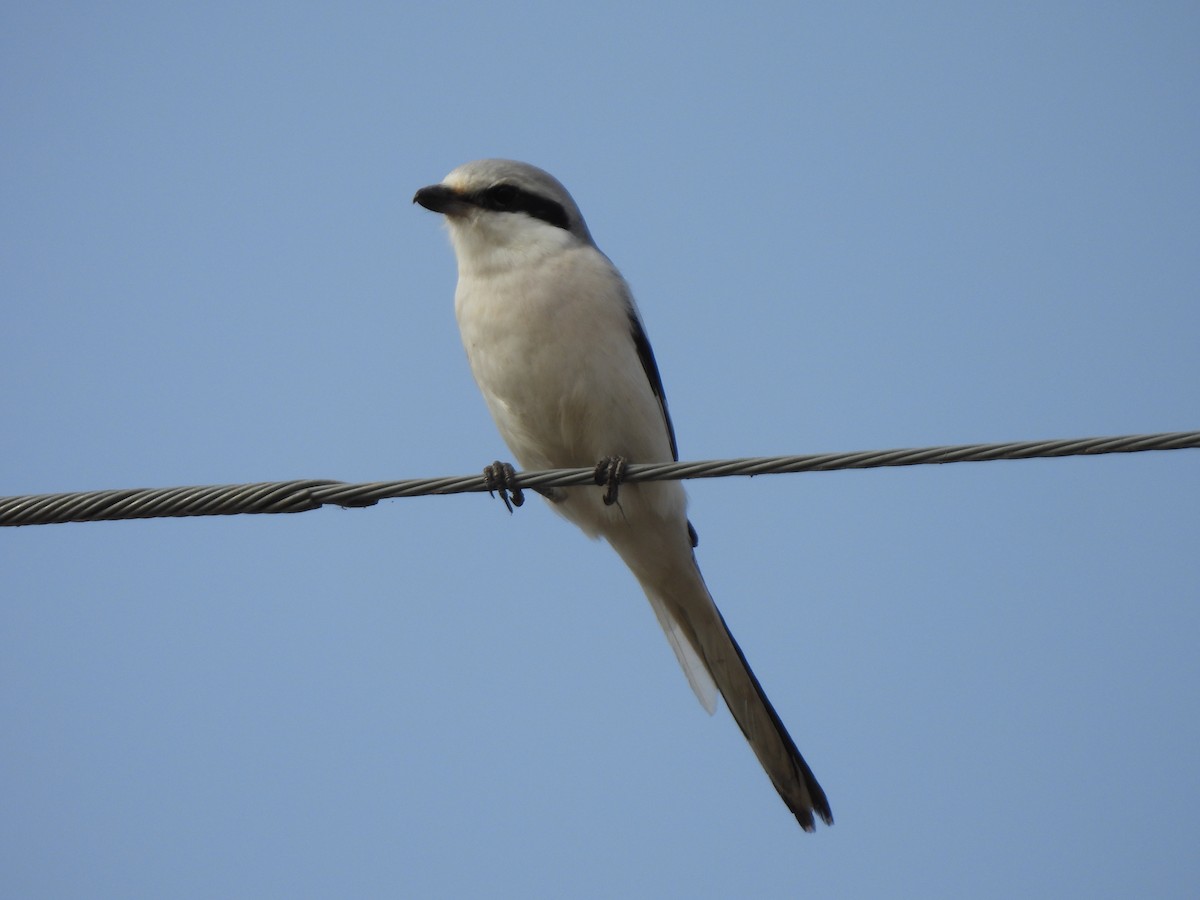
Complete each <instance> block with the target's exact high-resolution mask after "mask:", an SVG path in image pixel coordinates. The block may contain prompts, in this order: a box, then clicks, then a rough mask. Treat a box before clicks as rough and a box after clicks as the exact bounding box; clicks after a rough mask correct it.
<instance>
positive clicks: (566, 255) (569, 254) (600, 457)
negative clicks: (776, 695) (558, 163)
mask: <svg viewBox="0 0 1200 900" xmlns="http://www.w3.org/2000/svg"><path fill="white" fill-rule="evenodd" d="M413 200H414V202H416V203H419V204H420V205H421V206H423V207H425V208H426V209H429V210H432V211H434V212H438V213H441V214H443V215H444V216H445V221H446V223H447V225H448V226H449V231H450V239H451V242H452V243H453V245H454V252H455V256H456V257H457V259H458V289H457V290H456V292H455V295H454V309H455V314H456V316H457V318H458V326H459V330H460V331H461V332H462V340H463V344H464V346H465V347H466V350H467V357H468V359H469V360H470V363H471V371H472V372H473V373H474V376H475V381H476V382H477V383H478V385H479V389H480V390H481V391H482V392H483V396H484V399H485V400H486V401H487V405H488V409H489V410H490V411H491V414H492V418H494V419H495V420H496V427H497V428H498V429H499V430H500V434H501V436H502V437H503V438H504V440H505V442H507V444H508V446H509V448H510V449H511V450H512V452H513V454H514V455H515V456H516V458H517V461H518V462H519V464H520V465H521V466H522V468H525V469H550V468H560V467H583V466H593V465H597V463H598V462H599V463H600V464H601V468H598V471H601V470H602V467H603V466H604V465H606V464H608V463H609V461H613V460H628V461H630V462H635V463H654V462H669V461H672V460H677V459H678V458H679V454H678V451H677V449H676V445H675V432H674V429H673V428H672V426H671V419H670V417H669V416H668V414H667V401H666V398H665V396H664V395H663V385H662V379H661V378H660V376H659V372H658V366H657V364H656V363H655V361H654V354H653V353H652V352H651V350H650V342H649V341H648V340H647V339H646V331H645V328H644V327H643V326H642V320H641V316H640V315H639V314H638V309H637V306H636V305H635V303H634V301H633V295H632V294H631V293H630V290H629V286H628V285H627V284H626V283H625V279H624V278H622V277H621V274H620V272H618V271H617V269H616V267H615V266H613V264H612V263H611V262H610V261H609V259H608V257H606V256H605V255H604V254H603V253H601V252H600V250H599V248H598V247H597V246H596V244H595V242H594V241H593V240H592V236H591V234H590V233H589V232H588V229H587V225H585V224H584V221H583V216H582V215H580V213H579V209H578V207H577V206H576V205H575V201H574V200H572V199H571V195H570V194H568V193H567V191H566V189H565V188H564V187H563V186H562V185H561V184H560V183H559V182H558V181H557V180H556V179H555V178H554V177H552V176H551V175H550V174H548V173H547V172H544V171H542V170H541V169H538V168H536V167H534V166H531V165H528V164H526V163H521V162H514V161H512V160H505V159H484V160H479V161H477V162H471V163H467V164H466V165H463V166H459V167H458V168H457V169H455V170H454V171H453V172H451V173H450V174H449V175H447V176H446V178H445V179H444V180H443V181H442V182H441V183H440V184H435V185H431V186H429V187H424V188H421V189H420V190H419V191H417V193H416V196H415V197H414V198H413ZM613 474H614V475H619V470H616V471H614V472H613ZM614 488H615V483H614V484H612V485H610V488H609V493H608V494H607V495H606V494H605V492H604V491H602V490H601V489H600V488H596V487H571V488H553V489H549V490H547V491H545V492H544V494H545V496H546V498H547V499H548V500H549V502H550V504H551V506H552V507H553V508H554V509H555V510H557V511H558V512H559V513H561V514H562V515H564V516H566V518H568V519H569V520H571V521H572V522H574V523H575V524H576V525H578V526H579V527H580V528H582V529H583V531H584V532H585V533H586V534H588V535H589V536H591V537H593V538H595V537H603V538H604V539H605V540H606V541H608V543H609V544H611V545H612V547H613V549H615V550H616V551H617V553H618V554H620V556H621V559H622V560H624V561H625V564H626V565H627V566H629V568H630V570H632V572H633V574H634V576H635V577H636V578H637V580H638V582H639V583H640V584H641V586H642V589H643V590H644V591H645V592H646V596H647V597H648V598H649V600H650V605H651V606H652V607H653V608H654V613H655V615H656V616H657V617H658V621H659V623H660V624H661V625H662V627H663V630H664V631H665V632H666V634H667V639H668V640H669V641H670V643H671V647H672V648H673V649H674V651H675V655H676V656H677V657H678V659H679V663H680V665H682V666H683V671H684V673H685V674H686V675H687V679H688V682H689V683H690V684H691V686H692V689H693V690H694V691H695V692H696V696H697V697H699V698H700V702H701V703H702V704H703V705H704V708H705V709H707V710H708V712H709V713H710V714H711V713H712V712H714V711H715V709H716V694H717V691H720V693H721V696H722V697H724V698H725V703H726V704H727V705H728V707H729V710H730V712H731V713H732V714H733V718H734V719H735V720H736V722H737V724H738V726H739V727H740V728H741V729H742V733H743V734H744V735H745V736H746V740H748V741H749V742H750V746H751V747H752V748H753V750H754V753H755V755H756V756H757V757H758V760H759V762H760V763H761V764H762V767H763V769H765V770H766V773H767V775H768V776H769V777H770V779H771V782H772V784H774V785H775V789H776V790H777V791H779V795H780V796H781V797H782V798H783V802H784V803H786V804H787V807H788V809H790V810H791V811H792V813H793V814H794V815H795V817H796V820H797V821H798V822H799V823H800V825H801V826H802V827H803V828H804V830H805V831H812V830H814V824H813V814H814V813H815V814H816V815H817V816H819V817H820V818H821V819H822V820H823V821H824V822H825V823H826V824H832V823H833V815H832V813H831V812H830V810H829V802H828V801H827V800H826V799H825V792H824V791H822V790H821V786H820V785H819V784H817V780H816V778H815V777H813V773H812V770H811V769H809V767H808V764H807V763H805V761H804V758H803V757H802V756H801V755H800V751H799V750H797V749H796V745H795V743H794V742H793V741H792V738H791V737H790V736H789V735H788V732H787V729H786V728H784V726H783V723H782V722H781V721H780V719H779V716H778V715H777V714H776V712H775V710H774V708H773V707H772V706H771V703H770V701H769V700H768V699H767V695H766V694H765V693H764V692H763V689H762V686H761V685H760V684H759V683H758V679H757V678H755V676H754V673H753V672H752V671H751V670H750V666H749V664H748V663H747V662H746V657H745V656H744V655H743V654H742V651H741V648H739V647H738V645H737V642H736V641H735V640H734V639H733V635H732V634H730V633H729V628H728V627H727V626H726V625H725V620H724V618H722V616H721V613H720V611H719V610H718V609H717V606H716V604H715V603H714V602H713V599H712V597H711V596H710V595H709V593H708V588H707V587H705V584H704V578H703V577H702V576H701V574H700V569H699V567H698V566H697V564H696V558H695V554H694V552H693V547H694V546H695V532H694V531H693V530H692V527H691V525H690V523H689V522H688V519H687V497H686V495H685V494H684V490H683V487H682V486H681V485H680V483H679V482H678V481H659V482H642V483H636V484H628V485H625V486H623V487H621V488H620V493H619V496H618V497H617V502H615V503H614V502H612V500H613V496H612V491H613V489H614ZM606 500H607V502H606Z"/></svg>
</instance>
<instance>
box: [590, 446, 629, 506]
mask: <svg viewBox="0 0 1200 900" xmlns="http://www.w3.org/2000/svg"><path fill="white" fill-rule="evenodd" d="M628 464H629V463H628V460H626V459H625V457H623V456H606V457H604V459H602V460H600V462H598V463H596V484H598V485H600V486H601V487H603V488H604V489H605V490H604V505H605V506H612V505H613V504H614V503H616V502H617V492H618V491H619V490H620V489H621V482H622V481H623V480H624V479H625V469H626V467H627V466H628Z"/></svg>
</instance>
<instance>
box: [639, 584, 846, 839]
mask: <svg viewBox="0 0 1200 900" xmlns="http://www.w3.org/2000/svg"><path fill="white" fill-rule="evenodd" d="M690 568H691V571H690V572H689V573H686V574H683V573H677V574H676V576H675V577H674V578H672V579H670V582H669V583H670V589H669V590H661V589H653V588H650V587H646V595H647V596H648V597H649V598H650V602H651V605H652V606H654V608H655V612H656V613H657V614H658V616H659V619H660V621H662V620H663V619H664V614H665V617H668V618H669V619H670V621H671V623H672V624H673V625H674V626H675V629H676V630H677V632H681V633H682V636H683V637H686V639H687V640H688V643H689V644H691V647H690V648H688V649H691V650H694V651H695V653H696V655H698V656H699V658H700V660H701V661H702V662H703V663H704V667H705V668H706V669H707V670H708V674H709V675H711V676H712V680H713V681H714V682H715V683H716V686H717V689H718V690H719V691H720V692H721V696H722V697H724V698H725V704H726V705H727V706H728V707H729V711H730V713H732V715H733V718H734V721H735V722H737V724H738V727H739V728H741V729H742V734H744V735H745V736H746V740H747V741H749V742H750V747H751V749H753V750H754V755H755V756H757V757H758V761H759V763H761V764H762V767H763V769H764V770H765V771H766V773H767V776H768V777H769V778H770V779H771V783H772V784H774V785H775V790H777V791H778V792H779V796H780V797H781V798H783V802H784V803H785V804H787V808H788V809H790V810H791V811H792V815H794V816H795V817H796V821H797V822H799V823H800V827H801V828H803V829H804V830H805V831H814V830H815V823H814V820H813V814H814V813H816V815H817V816H819V817H820V819H821V821H823V822H824V823H825V824H826V825H832V824H833V813H832V812H831V811H830V809H829V801H828V800H827V799H826V798H825V792H824V791H823V790H822V789H821V785H819V784H818V783H817V779H816V777H815V776H814V775H813V773H812V769H810V768H809V767H808V763H806V762H805V761H804V757H803V756H801V755H800V751H799V750H798V749H797V748H796V743H795V741H793V740H792V737H791V735H789V734H788V731H787V729H786V728H785V727H784V725H783V722H781V721H780V719H779V714H778V713H776V712H775V707H773V706H772V705H771V701H770V700H768V699H767V695H766V692H764V691H763V689H762V685H761V684H759V683H758V679H757V678H756V677H755V675H754V672H753V670H751V668H750V664H749V663H748V662H746V656H745V654H744V653H742V648H741V647H739V646H738V643H737V641H736V640H734V637H733V635H732V634H731V633H730V631H729V626H727V625H726V624H725V618H724V617H723V616H722V615H721V611H720V610H719V609H717V605H716V603H714V602H713V599H712V596H711V595H710V594H709V592H708V588H707V587H706V586H705V584H704V578H703V577H702V576H701V574H700V570H699V568H698V567H697V566H696V565H695V562H694V561H693V562H692V565H691V567H690ZM665 627H666V624H665V623H664V628H665ZM671 633H672V630H671V629H668V630H667V634H668V637H670V636H671ZM676 654H677V655H678V656H679V657H680V662H681V663H684V671H685V672H687V670H688V666H687V663H686V662H685V659H684V657H685V656H687V655H688V654H685V653H680V650H679V648H678V647H676ZM689 681H692V684H693V687H695V686H696V684H695V681H694V679H693V678H692V676H691V674H690V673H689ZM697 693H698V694H699V695H700V697H701V702H704V696H703V695H702V694H700V692H699V690H697Z"/></svg>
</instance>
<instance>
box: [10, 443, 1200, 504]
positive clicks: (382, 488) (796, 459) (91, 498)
mask: <svg viewBox="0 0 1200 900" xmlns="http://www.w3.org/2000/svg"><path fill="white" fill-rule="evenodd" d="M1186 448H1192V449H1197V448H1200V431H1176V432H1167V433H1162V434H1130V435H1121V436H1118V437H1100V438H1075V439H1072V440H1058V441H1020V442H1014V443H1005V444H960V445H957V446H951V447H922V448H918V449H912V450H872V451H860V452H857V453H819V454H808V455H804V456H763V457H752V458H748V459H715V460H707V461H702V462H676V463H643V464H640V465H639V464H630V465H629V467H628V468H627V470H626V472H625V475H624V478H623V479H622V480H623V482H625V483H632V482H638V481H665V480H670V479H683V478H723V477H725V476H728V475H776V474H783V473H788V472H832V471H834V470H837V469H872V468H879V467H883V466H921V465H929V464H933V463H939V464H940V463H957V462H990V461H992V460H999V459H1034V458H1045V457H1059V456H1098V455H1100V454H1105V453H1140V452H1142V451H1145V450H1182V449H1186ZM595 484H596V470H595V468H594V467H589V468H586V469H545V470H542V471H536V472H521V473H518V474H517V475H516V477H515V478H513V479H512V480H511V481H510V484H509V487H510V489H516V488H526V489H532V488H550V487H572V486H576V485H595ZM489 490H490V488H489V485H488V482H487V480H486V479H485V478H484V477H483V476H482V475H460V476H454V477H449V478H417V479H409V480H406V481H376V482H369V483H365V484H351V483H347V482H344V481H315V480H306V481H272V482H263V483H259V484H232V485H209V486H203V487H174V488H130V489H123V490H106V491H86V492H82V493H68V494H39V495H32V496H25V497H0V526H5V525H8V526H12V525H52V524H61V523H65V522H99V521H111V520H115V519H151V518H159V517H177V516H232V515H240V514H243V513H295V512H305V511H307V510H310V509H317V508H319V507H322V506H326V505H334V506H341V507H363V506H373V505H375V504H376V503H378V502H379V501H380V500H385V499H389V498H395V497H419V496H424V495H428V494H461V493H468V492H478V491H489Z"/></svg>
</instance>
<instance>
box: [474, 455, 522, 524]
mask: <svg viewBox="0 0 1200 900" xmlns="http://www.w3.org/2000/svg"><path fill="white" fill-rule="evenodd" d="M516 477H517V472H516V470H515V469H514V468H513V467H512V463H506V462H500V461H499V460H497V461H496V462H494V463H492V464H491V465H490V466H484V467H483V480H484V481H485V482H486V483H487V489H488V495H489V496H492V497H495V496H496V494H499V495H500V499H501V500H503V501H504V505H505V506H506V507H507V508H508V511H509V512H510V513H511V512H512V511H513V507H514V506H520V505H521V504H522V503H524V502H525V495H524V494H523V493H521V489H520V488H519V487H518V486H517V485H516V484H514V483H513V482H514V481H515V480H516ZM510 495H511V497H512V499H511V500H510V499H509V496H510Z"/></svg>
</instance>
